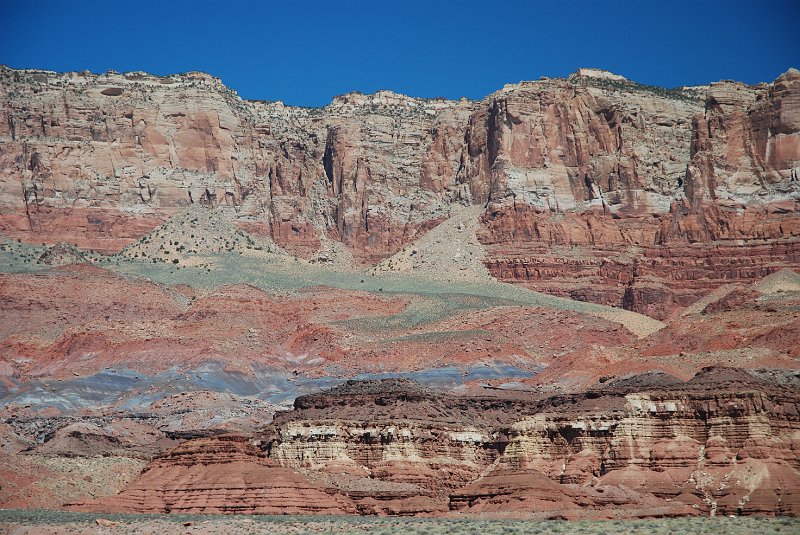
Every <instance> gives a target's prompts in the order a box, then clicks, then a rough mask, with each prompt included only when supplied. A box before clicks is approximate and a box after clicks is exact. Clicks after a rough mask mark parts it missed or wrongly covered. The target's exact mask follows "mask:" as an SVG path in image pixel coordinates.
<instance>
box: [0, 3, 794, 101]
mask: <svg viewBox="0 0 800 535" xmlns="http://www.w3.org/2000/svg"><path fill="white" fill-rule="evenodd" d="M0 21H2V28H0V29H1V30H2V31H0V63H2V64H6V65H9V66H12V67H18V68H42V69H50V70H56V71H67V70H84V69H88V70H90V71H93V72H104V71H107V70H112V69H113V70H116V71H132V70H143V71H148V72H152V73H155V74H170V73H175V72H185V71H190V70H202V71H207V72H210V73H212V74H214V75H215V76H218V77H220V78H222V80H223V81H224V82H225V83H226V84H227V85H228V86H230V87H231V88H233V89H236V90H237V91H238V92H239V94H240V95H241V96H242V97H243V98H250V99H266V100H283V101H285V102H287V103H290V104H296V105H305V106H319V105H324V104H326V103H328V102H330V100H331V98H332V97H333V96H334V95H338V94H341V93H346V92H348V91H354V90H358V91H363V92H374V91H376V90H378V89H391V90H394V91H398V92H401V93H406V94H410V95H413V96H421V97H436V96H444V97H448V98H458V97H461V96H466V97H468V98H481V97H483V96H485V95H487V94H488V93H491V92H492V91H495V90H496V89H499V88H500V87H502V85H503V84H505V83H509V82H518V81H520V80H533V79H537V78H539V77H540V76H566V75H568V74H569V73H571V72H574V71H575V70H576V69H577V68H578V67H581V66H592V67H601V68H605V69H608V70H611V71H614V72H617V73H619V74H622V75H624V76H627V77H628V78H630V79H632V80H635V81H637V82H641V83H646V84H653V85H662V86H666V87H674V86H677V85H689V84H701V83H707V82H711V81H716V80H720V79H736V80H741V81H745V82H750V83H755V82H760V81H771V80H772V79H774V78H775V77H776V76H778V75H779V74H780V73H782V72H784V71H785V70H786V69H787V68H789V67H790V66H794V67H800V34H799V33H798V29H797V28H798V23H800V1H797V0H773V1H767V0H763V1H758V0H752V1H742V0H726V1H716V0H714V1H705V2H704V1H700V0H695V1H686V0H668V1H663V2H656V1H648V0H640V1H627V0H625V1H623V0H618V1H612V0H608V1H599V0H598V1H581V0H571V1H570V0H566V1H565V0H560V1H557V0H552V1H541V2H540V1H528V2H523V1H508V2H493V1H489V0H486V1H483V2H481V1H472V0H465V1H462V2H435V1H433V0H429V1H427V2H425V1H417V0H409V1H394V2H391V1H375V2H365V1H346V0H339V1H336V0H331V1H327V2H325V1H300V0H297V1H266V0H265V1H261V2H255V1H253V2H234V1H224V0H220V1H219V2H209V1H206V0H196V1H194V2H177V1H172V2H171V1H169V0H160V1H153V0H130V1H113V0H104V1H102V2H97V1H95V0H75V1H70V2H66V1H61V2H55V1H43V0H0Z"/></svg>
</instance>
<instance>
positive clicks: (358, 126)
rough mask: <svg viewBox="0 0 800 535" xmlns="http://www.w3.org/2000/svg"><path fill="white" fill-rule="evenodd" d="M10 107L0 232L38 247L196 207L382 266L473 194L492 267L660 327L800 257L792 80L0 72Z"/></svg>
mask: <svg viewBox="0 0 800 535" xmlns="http://www.w3.org/2000/svg"><path fill="white" fill-rule="evenodd" d="M0 96H2V102H3V106H2V107H1V108H0V114H2V115H3V117H2V120H0V143H2V147H3V150H2V155H1V156H0V163H1V164H2V165H0V168H2V172H1V173H0V207H1V208H2V213H1V214H0V230H2V232H3V234H5V235H7V236H11V237H15V238H21V239H25V240H29V241H36V242H41V241H45V242H47V241H52V240H53V239H54V238H55V237H56V235H57V239H59V240H69V241H71V242H73V243H76V244H78V245H80V246H88V247H92V248H98V249H101V250H105V251H116V250H119V249H120V248H122V247H123V246H125V245H127V244H129V243H130V242H132V241H134V240H135V239H137V238H139V237H141V236H142V235H144V234H145V233H146V232H148V231H149V230H151V229H152V228H153V227H154V226H156V225H157V224H158V223H160V222H161V221H163V220H165V219H166V218H167V217H168V216H169V215H171V214H173V213H174V212H176V211H178V210H180V209H182V208H183V207H185V206H187V205H188V204H192V203H202V204H205V205H207V206H211V207H215V208H217V209H219V210H220V211H221V212H222V213H223V214H224V215H225V216H226V217H228V218H229V219H231V220H233V221H234V222H235V223H237V224H238V225H240V226H242V227H243V228H245V229H247V230H249V231H250V232H253V233H256V234H258V233H260V234H263V235H269V236H270V237H272V238H274V240H275V241H276V242H277V243H278V244H279V245H281V246H283V247H286V248H288V249H289V250H290V251H292V252H294V253H297V254H301V255H303V256H312V255H313V252H314V251H316V250H319V249H320V248H321V247H322V244H323V243H330V242H336V241H340V242H342V243H344V244H345V245H346V246H347V247H348V248H349V249H350V250H351V251H352V253H353V255H354V256H355V258H356V260H357V261H361V262H367V263H375V262H377V261H379V260H380V259H382V258H385V257H387V256H389V255H391V254H393V253H395V252H396V251H398V250H399V249H400V248H401V247H402V246H404V245H406V244H408V243H410V242H411V240H413V239H414V238H415V237H416V236H418V235H419V234H420V233H423V232H425V231H426V230H427V229H429V228H431V227H432V226H434V225H436V224H437V223H438V222H439V221H441V220H443V219H445V218H446V217H447V216H448V214H450V213H451V211H452V209H453V208H454V207H455V206H456V205H469V204H475V205H481V206H486V214H485V216H484V227H485V228H484V229H483V231H482V232H481V233H480V237H481V241H482V242H483V244H484V245H485V246H487V247H488V252H489V254H488V256H487V257H486V264H487V266H488V267H489V269H490V271H491V272H492V274H493V275H495V276H497V277H498V278H501V279H503V280H507V281H512V282H521V283H524V284H527V285H530V286H533V287H535V288H536V289H540V290H544V291H547V292H551V293H555V294H559V295H567V296H573V297H576V298H579V299H585V300H591V301H596V302H602V303H606V304H613V305H616V306H625V307H627V308H631V309H634V310H637V311H643V312H647V313H648V314H651V315H653V316H656V317H659V318H663V317H665V316H666V315H668V314H670V313H672V312H673V311H674V310H675V308H676V307H678V306H682V305H685V304H687V302H689V301H691V300H692V299H693V298H696V297H698V293H704V292H708V291H710V290H711V289H713V288H714V287H716V286H718V285H719V284H720V283H721V282H723V281H731V280H740V281H745V280H748V279H752V278H754V277H758V276H761V275H764V274H768V273H771V272H772V271H775V270H777V269H780V268H781V267H787V266H789V267H791V266H797V263H798V255H799V254H800V253H798V246H797V237H798V233H799V232H800V230H798V229H800V225H799V224H798V215H797V213H798V188H799V187H800V186H798V184H800V182H798V172H799V170H800V164H798V161H800V141H798V140H799V139H800V127H798V123H799V122H800V119H798V116H800V111H798V110H799V109H800V104H798V102H800V73H798V71H796V70H789V71H788V72H787V73H786V74H784V75H783V76H781V77H780V78H778V79H777V80H776V81H775V82H774V83H773V84H770V85H767V84H762V85H759V86H746V85H743V84H739V83H734V82H720V83H718V84H712V85H711V86H709V87H707V88H705V87H702V88H701V87H697V88H681V89H675V90H665V89H661V88H654V87H649V86H642V85H639V84H636V83H633V82H629V81H627V80H625V79H624V78H622V77H619V76H616V75H612V74H611V73H607V72H605V71H600V70H597V69H582V70H581V71H579V72H578V73H576V74H575V75H573V76H572V77H570V78H568V79H563V80H549V79H545V80H541V81H537V82H521V83H519V84H514V85H509V86H506V87H505V88H503V89H502V90H500V91H498V92H496V93H494V94H492V95H490V96H488V97H486V98H485V99H484V100H482V101H480V102H471V101H466V100H461V101H447V100H443V99H433V100H425V99H416V98H411V97H406V96H403V95H398V94H395V93H391V92H388V91H380V92H378V93H376V94H374V95H362V94H358V93H351V94H347V95H343V96H341V97H337V98H335V99H334V101H333V102H332V103H331V104H329V105H328V106H326V107H324V108H319V109H306V108H293V107H289V106H285V105H283V104H282V103H280V102H274V103H265V102H255V101H243V100H241V99H239V98H238V97H237V96H236V94H235V92H233V91H231V90H230V89H228V88H226V87H225V86H224V85H223V84H222V83H221V82H220V81H219V80H218V79H216V78H213V77H211V76H209V75H206V74H202V73H188V74H184V75H175V76H169V77H164V78H161V77H156V76H150V75H147V74H144V73H126V74H118V73H114V72H110V73H106V74H103V75H92V74H89V73H67V74H57V73H52V72H46V71H17V70H12V69H8V68H3V69H2V71H0ZM703 99H705V108H704V107H703ZM56 229H58V233H56ZM710 251H713V255H712V254H709V252H710ZM620 252H622V254H620ZM709 256H713V257H714V259H715V261H714V262H713V263H710V264H709V263H707V262H705V261H704V259H705V258H706V257H709ZM701 258H702V259H703V260H701Z"/></svg>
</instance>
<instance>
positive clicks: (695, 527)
mask: <svg viewBox="0 0 800 535" xmlns="http://www.w3.org/2000/svg"><path fill="white" fill-rule="evenodd" d="M98 519H100V522H99V523H98ZM0 533H13V534H26V533H31V534H33V533H37V534H38V533H42V534H51V533H52V534H56V533H131V534H132V533H228V534H255V533H270V534H284V533H286V534H290V533H293V534H296V533H356V534H358V533H370V534H374V535H382V534H386V535H388V534H395V533H396V534H401V533H403V534H406V533H407V534H419V535H423V534H430V535H440V534H441V535H448V534H461V533H464V534H476V535H493V534H497V535H500V534H540V535H548V534H553V535H562V534H563V535H568V534H576V535H581V534H585V535H593V534H601V533H604V534H611V535H614V534H619V535H640V534H641V535H662V534H663V535H684V534H685V535H695V534H696V535H717V534H725V535H749V534H752V533H758V534H759V535H787V534H792V533H800V519H797V518H759V517H741V518H727V517H716V518H709V517H695V518H666V519H646V520H600V521H587V520H584V521H572V522H567V521H555V520H512V519H491V518H478V517H469V518H436V519H421V518H412V519H407V518H376V517H322V516H259V515H253V516H210V515H115V514H110V515H97V514H87V513H73V512H65V511H37V510H0Z"/></svg>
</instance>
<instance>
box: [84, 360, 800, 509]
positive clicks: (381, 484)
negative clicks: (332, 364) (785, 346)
mask: <svg viewBox="0 0 800 535" xmlns="http://www.w3.org/2000/svg"><path fill="white" fill-rule="evenodd" d="M609 385H610V386H606V387H604V388H602V389H597V390H590V391H587V392H584V393H581V394H572V395H561V396H555V397H550V398H546V397H542V396H535V395H533V394H531V393H523V392H519V391H517V392H514V391H488V392H487V391H484V392H481V393H474V394H471V395H459V396H453V395H452V394H445V393H441V392H436V391H432V390H429V389H426V388H422V387H420V386H418V385H416V384H415V383H413V382H410V381H407V380H384V381H378V382H358V381H351V382H349V383H346V384H344V385H343V386H340V387H337V388H334V389H332V390H330V391H328V392H325V393H322V394H316V395H310V396H303V397H300V398H298V400H297V401H296V403H295V409H294V410H293V411H291V412H287V413H283V414H279V415H278V416H277V417H276V418H275V420H274V422H273V423H272V424H270V425H269V426H268V427H267V428H266V429H265V431H264V433H263V434H260V435H259V436H258V437H257V439H256V440H255V441H254V443H256V444H260V450H258V449H256V448H255V447H253V446H247V445H245V444H244V439H236V442H235V444H236V446H235V448H234V449H235V450H236V458H235V459H233V458H231V462H233V461H235V462H237V463H238V462H240V461H241V463H242V464H241V465H237V466H240V467H241V468H237V470H238V471H233V472H232V469H231V468H230V467H226V468H225V473H240V472H241V471H247V472H248V473H250V472H251V471H254V472H253V473H261V471H265V470H267V469H269V470H284V471H293V472H291V473H293V474H300V473H303V474H305V477H306V478H309V479H313V480H316V481H318V482H319V483H318V484H319V485H321V486H324V487H325V488H327V490H326V492H327V493H330V494H332V495H333V494H335V496H334V497H330V496H329V499H327V500H326V501H323V502H320V503H322V504H329V505H330V507H331V508H333V507H334V505H333V504H331V500H334V499H337V500H338V499H340V498H341V500H345V501H339V502H336V505H335V507H339V508H340V509H341V510H346V507H345V505H342V504H343V503H353V504H354V505H353V508H352V509H351V510H352V511H357V512H359V513H361V514H407V515H408V514H410V515H430V514H442V513H444V512H446V511H448V510H450V511H460V512H467V513H470V512H471V513H477V512H492V513H509V512H514V513H520V514H529V515H533V516H542V517H548V518H574V517H604V518H606V517H608V518H610V517H625V516H672V515H685V514H771V515H772V514H774V515H797V514H798V513H799V512H800V458H798V455H797V451H798V447H799V445H798V431H800V416H799V415H800V398H798V395H797V390H796V389H795V388H794V387H792V386H782V385H780V384H777V383H774V382H767V381H764V380H762V379H758V378H756V377H754V376H752V375H750V374H748V373H746V372H743V371H739V370H735V369H730V368H708V369H705V370H703V371H702V372H701V373H699V374H698V375H696V376H695V377H694V378H693V379H692V380H691V381H689V382H686V383H682V382H681V381H679V380H677V379H675V378H669V377H666V376H660V375H658V374H649V375H644V376H640V377H633V378H627V379H621V380H617V381H616V382H614V381H612V382H611V383H609ZM209 440H210V439H203V441H195V442H189V443H187V444H186V445H184V446H182V447H181V448H179V449H178V450H175V452H174V453H171V454H169V455H166V456H164V457H162V458H161V459H159V460H157V461H156V462H155V463H154V464H153V465H152V466H151V467H150V468H149V469H148V471H147V472H146V473H145V474H144V476H143V477H142V478H141V479H140V481H139V482H136V483H135V484H134V485H132V487H131V489H129V490H127V491H125V492H124V493H123V494H121V495H120V497H118V498H114V499H112V501H110V502H108V503H114V504H119V507H120V508H121V510H127V511H155V510H160V511H164V510H166V509H170V510H199V509H198V507H200V506H199V505H197V504H207V503H210V502H212V501H213V500H214V499H215V498H214V496H215V495H217V494H218V490H217V487H220V488H221V486H223V483H224V485H229V486H230V487H231V488H232V489H233V491H230V492H233V493H234V496H235V499H233V500H231V503H233V504H236V505H234V506H232V507H233V508H229V509H224V508H220V509H219V510H220V511H222V512H239V511H241V512H244V511H251V510H253V509H251V508H248V507H249V506H247V507H245V506H244V505H243V504H244V503H249V502H247V500H246V499H244V498H243V499H240V498H239V496H245V495H246V496H254V495H255V493H257V492H266V493H267V494H268V495H271V494H270V493H275V492H280V493H285V494H286V495H287V496H288V495H289V494H291V492H293V491H292V490H291V489H290V488H289V487H290V486H291V485H297V489H298V490H297V492H298V493H301V494H302V492H306V491H307V488H308V486H309V484H308V483H307V481H308V480H309V479H303V483H302V484H301V483H300V482H299V481H298V480H296V479H295V480H292V479H291V478H289V476H283V479H281V478H278V479H277V481H278V484H277V485H276V486H277V489H274V490H272V491H269V492H268V491H267V490H266V489H265V488H264V483H263V482H262V481H261V480H258V483H257V484H251V483H249V482H245V485H244V486H245V487H248V488H247V489H245V488H243V487H242V486H241V484H240V483H241V482H240V481H238V480H237V483H236V484H233V483H231V482H229V481H228V480H225V482H223V480H221V479H219V477H218V472H219V470H221V469H220V468H218V467H219V463H220V462H222V461H220V460H219V459H220V457H219V456H217V457H215V458H214V460H210V459H209V458H208V456H207V455H206V453H208V452H207V451H206V450H207V449H208V448H212V449H213V450H214V451H215V452H216V451H217V449H218V448H220V447H221V446H219V444H227V443H218V442H215V441H214V440H210V441H209ZM230 448H233V446H229V445H226V446H224V448H222V451H224V452H227V451H228V449H230ZM243 448H244V449H247V451H248V453H247V455H248V456H249V457H247V458H244V457H242V456H241V452H240V450H242V449H243ZM262 451H263V453H261V452H262ZM228 455H229V454H228V453H225V454H224V456H223V458H224V459H227V457H225V456H228ZM263 456H266V457H267V458H268V460H263V459H262V457H263ZM224 462H226V463H227V462H228V461H227V460H225V461H224ZM245 466H250V468H248V469H245V468H244V467H245ZM278 466H280V467H281V468H275V467H278ZM267 467H269V468H267ZM187 470H188V471H190V473H191V477H189V478H188V479H187V477H186V474H185V472H186V471H187ZM281 473H283V472H281ZM226 477H227V476H226ZM265 477H266V476H265ZM297 477H299V476H297ZM200 480H204V481H206V482H208V481H212V482H214V485H210V486H209V485H208V483H206V484H204V485H199V483H198V482H199V481H200ZM156 481H160V484H161V485H162V488H163V489H166V490H162V491H159V492H155V493H151V494H148V495H147V496H148V497H147V498H145V497H144V496H145V493H144V489H145V488H155V482H156ZM218 481H219V482H220V483H219V485H217V482H218ZM250 487H253V488H250ZM226 488H227V487H226ZM226 492H227V491H226ZM308 492H310V491H308ZM137 496H139V498H137ZM177 496H182V498H181V499H180V500H178V499H176V498H175V497H177ZM345 498H346V499H345ZM286 499H287V503H295V501H294V498H288V497H287V498H286ZM348 500H349V501H348ZM92 507H95V508H97V507H96V506H92ZM115 507H116V506H115ZM209 507H210V506H209ZM298 507H299V506H298ZM298 510H299V509H298Z"/></svg>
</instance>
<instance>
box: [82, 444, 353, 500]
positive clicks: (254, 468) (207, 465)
mask: <svg viewBox="0 0 800 535" xmlns="http://www.w3.org/2000/svg"><path fill="white" fill-rule="evenodd" d="M70 507H71V508H73V509H76V510H90V511H91V510H98V509H99V510H103V511H109V512H147V513H194V514H201V513H205V514H233V513H248V514H284V515H292V514H295V515H296V514H346V513H352V512H354V511H355V508H354V507H353V504H352V503H351V502H349V500H347V498H345V497H343V496H339V495H336V494H332V493H328V492H326V491H325V490H324V489H323V488H322V487H321V486H320V485H318V484H315V483H313V482H312V481H309V480H307V479H306V478H304V477H303V476H302V475H300V474H297V473H295V472H293V471H292V470H289V469H287V468H282V467H280V466H277V465H275V463H272V462H270V461H269V460H267V459H264V456H263V455H262V454H261V452H260V451H259V450H258V449H257V448H255V447H253V446H252V445H250V444H249V443H248V442H247V440H246V439H245V438H244V437H239V436H227V437H219V438H214V439H197V440H193V441H190V442H187V443H185V444H183V445H181V446H180V447H178V448H176V449H174V450H172V451H170V452H169V453H167V454H165V455H163V456H161V457H159V458H158V459H156V460H155V461H154V462H153V463H151V464H150V465H149V466H148V467H147V469H146V470H145V471H144V473H143V474H142V476H140V477H139V479H137V480H136V481H135V482H134V483H133V484H132V485H131V486H129V487H128V488H127V489H125V491H124V492H122V493H121V494H119V495H117V496H115V497H110V498H104V499H100V500H98V501H96V502H87V503H83V504H74V505H72V506H70Z"/></svg>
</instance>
